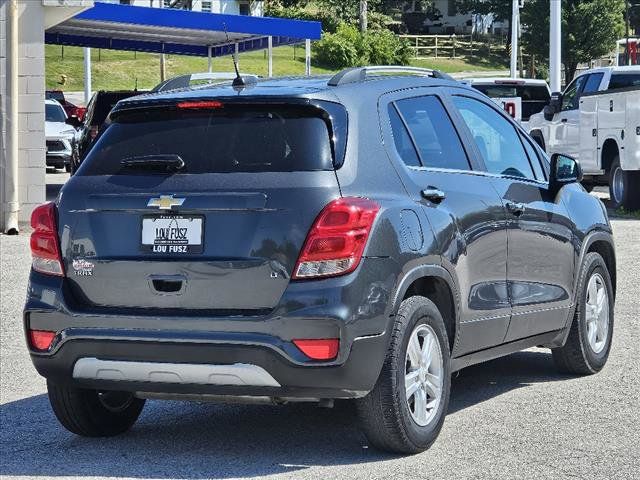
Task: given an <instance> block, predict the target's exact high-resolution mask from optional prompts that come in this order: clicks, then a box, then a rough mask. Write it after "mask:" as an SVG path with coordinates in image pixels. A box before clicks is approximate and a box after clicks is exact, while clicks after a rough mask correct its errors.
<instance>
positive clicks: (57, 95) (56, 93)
mask: <svg viewBox="0 0 640 480" xmlns="http://www.w3.org/2000/svg"><path fill="white" fill-rule="evenodd" d="M45 98H47V99H51V100H57V101H58V102H61V103H64V93H62V92H61V91H60V90H47V92H46V94H45Z"/></svg>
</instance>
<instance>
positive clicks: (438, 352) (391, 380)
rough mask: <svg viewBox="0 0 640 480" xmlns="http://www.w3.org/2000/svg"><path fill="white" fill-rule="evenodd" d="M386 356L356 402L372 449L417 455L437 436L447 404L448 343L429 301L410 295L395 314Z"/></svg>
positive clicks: (448, 377) (433, 305)
mask: <svg viewBox="0 0 640 480" xmlns="http://www.w3.org/2000/svg"><path fill="white" fill-rule="evenodd" d="M391 334H392V337H391V343H390V345H389V349H388V351H387V357H386V360H385V363H384V366H383V367H382V371H381V372H380V376H379V378H378V381H377V383H376V385H375V387H374V389H373V390H372V391H371V392H370V393H369V394H368V395H367V396H366V397H364V398H362V399H360V400H358V401H357V407H358V414H359V417H360V420H361V425H362V428H363V430H364V432H365V434H366V436H367V438H368V439H369V441H370V442H371V444H372V445H373V446H374V447H377V448H378V449H380V450H386V451H390V452H395V453H404V454H409V453H418V452H422V451H424V450H426V449H428V448H429V447H430V446H431V445H432V444H433V442H434V441H435V440H436V438H437V436H438V434H439V433H440V429H441V428H442V424H443V423H444V417H445V415H446V412H447V408H448V405H449V390H450V387H451V371H450V365H449V341H448V339H447V330H446V327H445V324H444V321H443V319H442V315H441V314H440V312H439V311H438V308H437V307H436V306H435V304H434V303H433V302H431V301H430V300H429V299H427V298H425V297H420V296H414V297H410V298H408V299H406V300H404V301H403V302H402V304H401V305H400V308H399V310H398V313H397V315H396V317H395V323H394V326H393V330H392V332H391Z"/></svg>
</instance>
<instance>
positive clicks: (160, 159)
mask: <svg viewBox="0 0 640 480" xmlns="http://www.w3.org/2000/svg"><path fill="white" fill-rule="evenodd" d="M120 165H122V167H123V168H131V169H135V170H156V171H161V172H177V171H178V170H182V169H183V168H184V160H182V158H181V157H180V155H172V154H157V155H138V156H135V157H129V158H125V159H124V160H122V161H121V162H120Z"/></svg>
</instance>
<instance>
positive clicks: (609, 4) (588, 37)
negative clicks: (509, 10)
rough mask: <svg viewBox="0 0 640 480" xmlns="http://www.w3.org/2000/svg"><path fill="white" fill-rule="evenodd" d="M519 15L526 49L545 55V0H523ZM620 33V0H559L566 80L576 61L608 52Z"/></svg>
mask: <svg viewBox="0 0 640 480" xmlns="http://www.w3.org/2000/svg"><path fill="white" fill-rule="evenodd" d="M521 18H522V23H523V26H524V28H523V34H522V40H523V43H524V46H525V49H526V51H527V52H528V53H531V54H534V55H535V56H536V57H537V58H548V56H549V0H527V1H526V2H525V6H524V9H523V10H522V15H521ZM623 34H624V0H563V2H562V62H563V63H564V72H565V79H566V81H567V83H568V82H570V81H571V79H573V77H574V75H575V73H576V69H577V67H578V64H580V63H586V62H589V61H591V60H594V59H597V58H600V57H602V56H604V55H606V54H608V53H609V52H611V51H612V50H613V49H614V48H615V46H616V40H618V39H619V38H621V37H622V35H623Z"/></svg>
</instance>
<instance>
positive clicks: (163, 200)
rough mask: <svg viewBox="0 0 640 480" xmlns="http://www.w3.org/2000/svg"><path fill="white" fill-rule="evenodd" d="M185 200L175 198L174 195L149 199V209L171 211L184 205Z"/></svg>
mask: <svg viewBox="0 0 640 480" xmlns="http://www.w3.org/2000/svg"><path fill="white" fill-rule="evenodd" d="M184 201H185V199H184V198H173V195H160V197H158V198H151V199H149V203H147V207H158V208H159V209H160V210H171V208H173V207H179V206H180V205H182V204H183V203H184Z"/></svg>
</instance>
